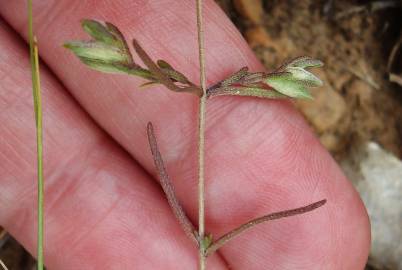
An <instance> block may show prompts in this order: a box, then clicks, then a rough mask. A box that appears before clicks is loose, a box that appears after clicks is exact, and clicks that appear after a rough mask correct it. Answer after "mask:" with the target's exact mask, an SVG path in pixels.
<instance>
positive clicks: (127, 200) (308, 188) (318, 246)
mask: <svg viewBox="0 0 402 270" xmlns="http://www.w3.org/2000/svg"><path fill="white" fill-rule="evenodd" d="M34 2H36V3H34V14H35V23H36V33H37V36H38V40H39V50H40V53H41V58H42V63H43V64H44V63H46V65H47V67H43V68H42V70H41V75H42V85H43V103H44V129H45V130H44V137H45V141H44V145H45V150H44V151H45V180H46V197H45V200H46V202H45V204H46V207H45V214H46V223H45V231H46V235H45V254H46V258H45V261H46V265H47V266H48V268H49V269H196V265H197V250H196V248H195V247H194V245H193V242H192V241H191V240H189V239H188V238H187V237H186V236H185V235H184V233H183V232H182V231H181V228H180V227H179V224H178V222H177V221H176V220H175V219H174V217H173V215H172V213H171V210H170V209H169V206H168V204H167V202H166V199H165V198H164V195H163V193H162V192H161V190H160V188H159V186H158V183H157V181H156V180H155V176H156V171H155V169H154V167H153V162H152V158H151V155H150V153H149V147H148V145H147V139H146V123H147V122H148V121H152V122H153V123H154V126H155V128H156V133H157V136H158V138H159V145H160V147H161V152H162V155H163V156H164V159H165V162H166V165H167V168H168V171H169V173H170V176H171V178H172V181H173V184H174V185H175V188H176V192H177V195H178V197H179V200H180V201H181V202H182V204H183V206H184V208H185V209H186V211H187V213H188V215H189V216H190V218H191V219H192V220H193V221H195V223H196V220H197V198H196V189H197V184H196V182H197V180H196V178H197V177H196V153H197V150H196V147H197V146H196V136H197V134H196V116H195V114H196V108H197V100H196V98H195V97H193V96H191V95H186V94H176V93H172V92H169V91H168V90H166V89H164V88H163V87H157V88H153V89H148V90H146V91H145V90H144V91H141V90H138V89H137V88H138V87H137V86H138V85H139V84H140V82H141V80H139V79H137V78H133V77H128V76H124V75H106V74H101V73H99V72H96V71H92V70H89V69H88V68H86V67H85V66H84V65H82V64H81V63H80V62H79V61H78V60H77V59H76V58H75V57H74V56H73V55H72V54H71V53H70V52H68V51H66V50H65V49H64V48H62V46H61V44H63V42H64V41H66V40H71V39H77V38H80V37H81V38H84V37H85V35H84V34H83V33H82V31H81V29H80V27H79V21H80V19H82V18H96V19H101V20H108V21H111V22H113V23H114V24H116V25H117V26H119V28H120V29H122V30H123V32H124V35H125V36H126V38H127V39H130V38H132V37H136V38H137V39H138V40H139V41H140V42H141V44H142V45H143V46H144V48H145V49H146V50H147V51H148V52H149V53H150V55H151V56H152V57H153V58H154V59H165V60H167V61H168V62H169V63H171V64H172V65H173V66H174V67H176V68H177V69H178V70H180V71H182V72H183V73H185V74H186V75H187V76H188V77H189V78H191V79H192V81H194V82H196V81H198V57H197V43H196V42H197V39H196V26H195V13H194V10H195V6H194V3H193V1H187V0H176V1H145V0H137V1H129V0H118V1H116V0H114V1H112V0H110V1H106V0H105V1H95V0H91V1H78V0H70V1H66V0H60V1H51V0H47V1H34ZM205 5H206V6H205V19H204V20H205V23H206V29H205V32H206V48H207V55H206V62H207V76H208V82H209V84H212V83H214V82H217V81H219V80H222V79H224V78H225V77H226V76H228V75H229V74H231V73H232V72H234V71H236V70H238V69H239V68H240V67H242V66H249V67H250V69H251V70H261V69H262V67H261V65H260V64H259V63H258V61H257V60H256V58H255V57H254V56H253V54H252V52H251V51H250V49H249V48H248V47H247V44H246V43H245V42H244V41H243V39H242V38H241V36H240V34H239V33H238V32H237V31H236V30H235V28H234V27H233V25H232V24H231V23H230V22H229V21H228V19H227V18H226V17H225V15H224V14H223V12H222V11H220V10H219V8H218V7H217V6H216V4H214V3H213V1H206V4H205ZM25 10H26V6H25V1H22V0H18V1H17V0H16V1H7V0H0V15H1V17H2V19H1V20H0V25H1V27H0V40H1V42H0V60H1V62H0V63H1V64H0V78H1V83H0V110H1V114H0V120H1V123H2V125H0V149H1V151H0V153H1V155H0V224H1V225H2V226H4V227H5V228H6V229H7V230H8V231H9V232H10V233H11V234H12V235H13V236H15V237H16V238H17V239H18V240H19V241H20V242H21V243H22V244H23V245H24V246H25V247H26V248H27V249H28V250H30V251H32V252H33V253H34V250H35V230H34V226H33V224H35V219H36V212H35V204H34V203H33V202H34V201H35V198H36V195H35V194H36V188H35V181H34V179H35V175H36V173H35V170H36V165H35V162H34V160H35V140H34V138H33V135H34V128H35V127H34V121H33V105H32V101H31V100H32V97H31V91H30V90H29V89H30V87H31V86H30V84H31V82H30V73H29V59H28V54H27V49H26V45H24V41H23V40H22V39H20V38H18V36H17V35H18V34H20V35H22V36H23V37H24V38H26V32H27V31H26V29H27V25H26V19H25V16H23V14H24V12H23V11H25ZM43 66H44V65H43ZM207 110H208V111H207V133H206V137H207V144H206V150H207V152H206V173H207V175H206V179H207V181H206V190H207V193H206V221H207V224H206V227H207V230H208V231H209V232H211V233H212V234H213V235H214V236H216V237H218V236H220V235H222V234H223V233H225V232H227V231H228V230H230V229H232V228H234V227H236V226H238V225H240V224H241V223H243V222H245V221H247V220H249V219H251V218H254V217H257V216H261V215H264V214H266V213H269V212H274V211H280V210H285V209H288V208H295V207H299V206H302V205H306V204H309V203H312V202H315V201H318V200H320V199H323V198H326V199H327V200H328V202H327V204H326V205H325V206H324V207H322V208H320V209H318V210H315V211H313V212H311V213H308V214H305V215H301V216H297V217H292V218H289V219H283V220H279V221H274V222H271V223H266V224H263V225H259V226H258V227H256V228H254V229H252V230H250V231H248V232H246V233H245V234H243V235H242V236H240V237H238V238H236V239H234V240H233V241H231V242H230V243H228V244H227V245H226V246H224V247H223V248H222V249H220V250H219V252H218V253H216V254H215V255H213V256H211V257H210V258H209V259H208V266H209V268H210V269H229V267H230V269H329V270H332V269H334V270H335V269H346V270H348V269H351V270H355V269H363V267H364V264H365V261H366V259H367V254H368V249H369V241H370V233H369V222H368V218H367V214H366V211H365V209H364V206H363V204H362V202H361V200H360V198H359V197H358V194H357V193H356V192H355V190H354V189H353V187H352V186H351V184H350V183H349V182H348V180H347V179H346V178H345V177H344V176H343V174H342V173H341V171H340V169H339V167H338V166H337V165H336V163H335V162H334V161H333V160H332V158H331V157H330V155H329V154H328V153H327V152H326V150H325V149H323V147H322V146H321V145H320V144H319V142H318V141H317V139H316V138H315V137H314V136H313V135H312V133H311V131H310V130H309V128H308V126H307V125H306V123H305V122H304V120H303V119H302V117H301V116H300V115H299V114H298V113H297V112H296V111H295V110H294V109H293V107H292V106H291V104H289V103H288V102H282V101H280V102H279V101H270V100H261V99H255V98H241V97H218V98H215V99H212V100H211V101H209V103H208V109H207Z"/></svg>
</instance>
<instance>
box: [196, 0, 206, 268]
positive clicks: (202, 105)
mask: <svg viewBox="0 0 402 270" xmlns="http://www.w3.org/2000/svg"><path fill="white" fill-rule="evenodd" d="M196 1H197V3H196V5H197V33H198V52H199V62H200V83H201V89H202V96H201V97H200V101H199V112H198V236H199V270H205V269H206V262H205V260H206V247H205V246H204V244H203V243H204V241H203V240H204V237H205V174H204V171H205V165H204V163H205V152H204V151H205V150H204V149H205V111H206V99H207V95H206V76H205V51H204V29H203V18H202V0H196Z"/></svg>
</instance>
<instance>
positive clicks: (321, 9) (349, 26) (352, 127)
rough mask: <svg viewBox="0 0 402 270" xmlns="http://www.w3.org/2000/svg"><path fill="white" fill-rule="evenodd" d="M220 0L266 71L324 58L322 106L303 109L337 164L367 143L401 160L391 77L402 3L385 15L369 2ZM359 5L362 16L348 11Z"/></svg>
mask: <svg viewBox="0 0 402 270" xmlns="http://www.w3.org/2000/svg"><path fill="white" fill-rule="evenodd" d="M377 2H379V1H377ZM384 2H385V1H384ZM218 3H219V4H220V5H221V6H222V7H223V9H224V10H225V12H226V13H227V14H228V15H229V16H230V18H232V20H233V21H234V23H235V24H236V26H237V27H238V28H239V29H240V31H241V32H242V34H243V35H244V37H245V38H246V39H247V41H248V42H249V44H250V46H251V47H252V48H253V50H254V51H255V53H256V54H257V56H258V57H259V58H260V60H261V61H262V62H263V63H264V65H265V66H266V67H267V69H273V68H274V67H277V66H278V65H280V64H281V63H282V62H283V61H284V60H286V59H288V58H292V57H296V56H299V55H309V56H312V57H314V58H318V59H321V60H323V61H324V63H325V67H324V69H322V71H320V70H317V74H318V75H319V76H320V77H321V78H322V79H323V80H324V81H325V86H324V89H318V90H317V91H314V93H313V94H314V96H315V97H316V99H315V101H313V102H304V101H301V102H299V101H298V102H296V106H297V107H298V108H299V109H300V110H301V112H302V113H303V114H304V115H305V117H306V119H307V120H308V121H309V123H310V124H311V126H312V127H313V128H314V130H315V131H316V133H317V135H318V136H319V138H320V140H321V142H322V143H323V144H324V146H326V147H327V148H328V149H329V150H330V151H331V152H332V153H333V155H334V156H335V157H336V158H337V159H341V158H342V157H343V156H344V154H346V153H347V152H348V151H349V149H350V148H352V147H353V146H355V145H357V144H360V143H363V142H365V141H367V140H374V141H376V142H378V143H379V144H381V145H382V146H383V147H384V148H385V149H387V150H389V151H390V152H392V153H394V154H395V155H397V156H398V157H400V158H401V157H402V89H401V86H399V85H398V84H395V83H391V82H390V81H389V78H388V72H387V62H388V58H389V55H390V53H391V50H392V47H393V46H394V44H396V42H397V41H398V39H399V38H400V37H401V29H400V25H401V19H400V17H401V16H400V14H401V10H402V9H401V5H402V3H400V2H399V3H398V2H397V1H395V6H393V7H389V8H383V9H379V10H375V9H376V7H377V6H375V5H373V4H370V1H347V0H344V1H330V0H326V1H315V0H300V1H290V0H288V1H258V0H257V1H256V0H234V1H229V0H221V1H218ZM259 3H260V10H259V9H258V8H256V5H258V4H259ZM398 5H399V6H398ZM251 6H253V7H252V8H251ZM354 8H358V9H360V12H354V13H349V14H348V13H347V11H350V10H353V9H354ZM261 11H262V16H259V15H258V13H260V12H261ZM253 12H254V13H256V14H254V15H253V14H252V13H253ZM398 15H399V16H398ZM259 17H261V19H260V20H258V18H259ZM401 55H402V53H400V52H397V53H396V56H395V59H394V61H393V63H394V64H393V65H392V71H393V72H394V73H397V74H398V72H400V69H401V67H400V66H398V63H402V61H401V60H402V59H401ZM398 69H399V70H398Z"/></svg>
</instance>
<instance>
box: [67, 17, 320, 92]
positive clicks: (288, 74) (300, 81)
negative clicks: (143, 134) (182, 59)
mask: <svg viewBox="0 0 402 270" xmlns="http://www.w3.org/2000/svg"><path fill="white" fill-rule="evenodd" d="M82 27H83V29H84V31H85V32H87V33H88V34H89V35H90V36H91V37H92V40H89V41H71V42H67V43H65V45H64V46H65V47H66V48H68V49H70V50H72V51H73V52H74V53H75V55H76V56H77V57H78V58H79V59H80V60H81V61H82V62H83V63H84V64H86V65H87V66H89V67H90V68H92V69H95V70H99V71H102V72H109V73H125V74H129V75H135V76H139V77H142V78H144V79H146V80H148V82H146V83H144V84H142V86H151V85H155V84H163V85H164V86H166V87H167V88H168V89H169V90H171V91H174V92H185V93H192V94H195V95H197V96H201V95H202V90H201V89H200V87H198V86H196V85H195V84H193V83H192V82H190V81H189V80H188V79H187V78H186V76H184V75H183V74H182V73H180V72H179V71H177V70H175V69H174V68H173V67H172V66H171V65H170V64H169V63H167V62H166V61H164V60H158V61H157V62H156V63H155V62H153V61H152V59H151V58H150V57H149V55H148V54H147V53H146V52H145V50H144V49H143V48H142V47H141V46H140V44H139V43H138V41H136V40H133V46H134V49H135V51H136V52H137V54H138V56H139V57H140V58H141V60H142V61H143V63H144V64H145V66H146V67H147V68H143V67H141V66H140V65H138V64H137V63H135V62H134V59H133V57H132V55H131V53H130V50H129V48H128V45H127V42H126V40H125V39H124V37H123V35H122V33H121V32H120V30H119V29H118V28H117V27H116V26H114V25H113V24H111V23H109V22H105V23H102V22H99V21H95V20H83V21H82ZM322 65H323V63H322V62H321V61H320V60H316V59H312V58H310V57H307V56H302V57H298V58H296V59H293V60H291V61H290V62H288V63H286V64H284V65H282V66H281V67H280V68H278V69H277V70H275V71H274V72H271V73H264V72H248V68H247V67H244V68H242V69H240V70H239V71H238V72H236V73H234V74H233V75H232V76H230V77H229V78H227V79H226V80H224V81H222V82H220V83H218V84H217V85H215V86H213V87H211V88H209V89H207V96H208V97H213V96H223V95H234V96H252V97H260V98H272V99H278V98H311V95H310V93H309V91H308V88H309V87H317V86H321V85H322V82H321V80H320V79H319V78H317V77H316V76H315V75H314V74H312V73H310V72H309V71H307V69H308V68H312V67H321V66H322Z"/></svg>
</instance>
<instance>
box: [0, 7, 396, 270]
mask: <svg viewBox="0 0 402 270" xmlns="http://www.w3.org/2000/svg"><path fill="white" fill-rule="evenodd" d="M216 1H217V3H218V4H219V5H220V6H221V7H222V9H223V10H224V11H225V12H226V14H227V15H228V16H229V18H230V19H231V20H232V21H233V23H234V24H235V25H236V26H237V28H238V29H239V30H240V32H241V33H242V34H243V36H244V37H245V39H246V40H247V42H248V43H249V45H250V47H251V48H252V49H253V50H254V52H255V53H256V55H257V56H258V58H259V59H260V60H261V62H262V63H263V64H264V65H265V66H266V68H267V69H268V70H272V69H274V68H275V67H277V66H279V65H280V64H281V63H282V62H283V61H285V60H287V59H289V58H293V57H296V56H300V55H309V56H311V57H313V58H318V59H320V60H322V61H323V62H324V63H325V65H326V66H325V68H324V69H319V70H316V71H314V72H315V73H316V74H317V75H318V76H319V77H320V78H321V79H323V81H324V82H325V86H324V87H322V88H320V89H313V91H314V92H313V95H314V96H315V101H314V102H304V101H297V102H296V103H295V105H296V106H297V108H298V109H299V110H300V112H301V113H302V114H303V115H304V116H305V118H306V120H307V121H308V122H309V123H310V125H311V127H312V129H313V130H314V131H315V132H316V134H317V136H318V137H319V139H320V141H321V143H322V144H323V145H324V146H325V147H326V148H327V149H328V150H329V151H330V152H331V153H332V155H333V156H334V158H335V159H336V160H337V161H338V163H339V164H340V165H341V167H342V168H343V170H344V171H345V173H346V175H347V176H348V177H349V179H350V180H351V181H352V182H353V184H354V185H355V187H356V188H357V190H358V191H359V192H360V194H361V196H362V198H363V201H364V203H365V205H366V207H367V209H368V212H369V215H370V219H371V224H372V248H371V254H370V258H369V261H368V265H367V267H366V269H377V270H402V162H401V158H402V19H401V18H402V0H377V1H368V0H361V1H358V0H216ZM351 237H353V236H351ZM0 259H1V260H2V261H4V262H5V264H6V265H7V266H8V267H9V269H10V270H13V269H14V270H28V269H29V270H30V269H35V266H34V260H33V259H32V258H31V256H30V255H29V254H28V253H27V252H26V251H25V250H24V249H23V248H22V247H21V246H20V245H19V244H18V243H17V242H16V241H15V240H14V239H12V238H11V237H10V236H9V235H8V234H7V233H6V232H4V231H3V230H2V229H1V228H0ZM356 270H358V269H356Z"/></svg>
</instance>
